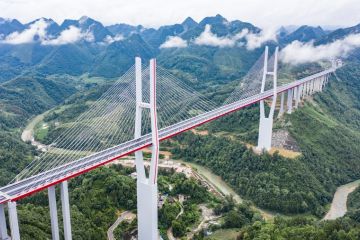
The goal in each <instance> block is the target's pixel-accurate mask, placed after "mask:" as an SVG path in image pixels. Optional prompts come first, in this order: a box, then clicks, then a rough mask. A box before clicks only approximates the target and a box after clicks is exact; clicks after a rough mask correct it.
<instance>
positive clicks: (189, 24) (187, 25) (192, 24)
mask: <svg viewBox="0 0 360 240" xmlns="http://www.w3.org/2000/svg"><path fill="white" fill-rule="evenodd" d="M181 25H182V26H183V27H184V29H185V30H189V29H191V28H194V27H196V26H197V25H198V23H197V22H196V21H195V20H194V19H192V18H191V17H187V18H186V19H185V20H184V21H183V22H182V23H181Z"/></svg>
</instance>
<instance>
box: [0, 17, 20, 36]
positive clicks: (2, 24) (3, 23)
mask: <svg viewBox="0 0 360 240" xmlns="http://www.w3.org/2000/svg"><path fill="white" fill-rule="evenodd" d="M24 29H25V26H24V25H23V24H22V23H21V22H19V21H18V20H16V19H4V18H0V39H1V35H3V36H7V35H9V34H10V33H12V32H19V31H22V30H24Z"/></svg>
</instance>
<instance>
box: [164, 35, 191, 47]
mask: <svg viewBox="0 0 360 240" xmlns="http://www.w3.org/2000/svg"><path fill="white" fill-rule="evenodd" d="M187 45H188V43H187V41H185V40H184V39H182V38H180V37H168V39H167V40H166V41H165V42H164V43H163V44H161V46H160V48H185V47H187Z"/></svg>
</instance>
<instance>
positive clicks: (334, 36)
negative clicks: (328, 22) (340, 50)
mask: <svg viewBox="0 0 360 240" xmlns="http://www.w3.org/2000/svg"><path fill="white" fill-rule="evenodd" d="M357 33H360V24H358V25H356V26H353V27H349V28H340V29H337V30H335V31H333V32H330V33H329V34H328V35H326V36H324V38H323V39H320V40H319V41H317V42H316V44H325V43H329V42H334V41H336V40H338V39H342V38H344V37H346V36H347V35H350V34H357Z"/></svg>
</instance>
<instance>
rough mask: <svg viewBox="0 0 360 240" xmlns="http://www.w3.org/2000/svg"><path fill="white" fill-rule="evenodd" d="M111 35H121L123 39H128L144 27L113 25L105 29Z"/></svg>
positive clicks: (122, 24)
mask: <svg viewBox="0 0 360 240" xmlns="http://www.w3.org/2000/svg"><path fill="white" fill-rule="evenodd" d="M106 28H107V29H108V30H109V31H110V32H111V33H112V34H113V35H119V34H120V35H122V36H124V37H128V36H130V35H131V34H133V33H137V34H139V33H140V32H141V31H142V30H144V27H143V26H141V25H138V26H132V25H129V24H125V23H120V24H114V25H110V26H107V27H106Z"/></svg>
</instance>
